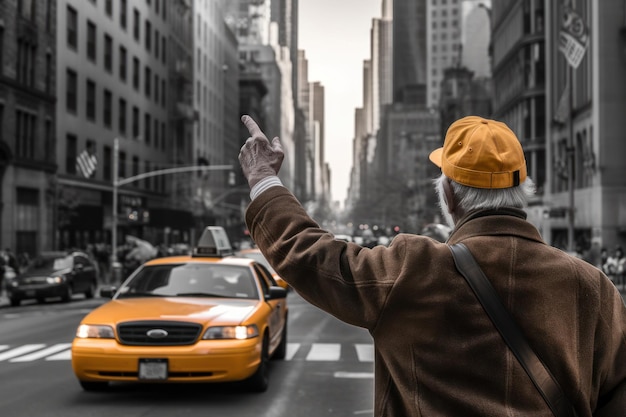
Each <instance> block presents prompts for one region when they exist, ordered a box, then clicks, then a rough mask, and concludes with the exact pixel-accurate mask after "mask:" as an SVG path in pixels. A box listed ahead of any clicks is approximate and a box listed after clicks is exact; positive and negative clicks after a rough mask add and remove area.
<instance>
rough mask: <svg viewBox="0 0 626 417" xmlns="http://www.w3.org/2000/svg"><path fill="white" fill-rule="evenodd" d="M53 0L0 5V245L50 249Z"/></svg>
mask: <svg viewBox="0 0 626 417" xmlns="http://www.w3.org/2000/svg"><path fill="white" fill-rule="evenodd" d="M56 7H57V3H56V1H48V2H34V1H33V2H19V1H3V2H0V192H1V194H0V247H2V248H3V249H4V248H9V249H11V250H12V251H13V252H14V253H16V254H23V253H28V254H30V255H31V256H32V255H34V254H36V253H38V252H39V251H41V250H49V249H51V248H53V246H54V234H55V233H54V230H55V225H56V223H55V221H56V220H55V219H56V217H57V216H56V214H57V213H56V210H55V203H56V196H57V187H58V184H57V181H56V178H55V175H54V173H55V171H56V169H57V160H56V153H57V149H56V144H55V141H56V134H55V130H56V127H55V126H56V115H55V99H56V97H55V96H56V91H55V85H56V79H57V73H56V64H57V53H56V49H57V45H56V37H57V21H56Z"/></svg>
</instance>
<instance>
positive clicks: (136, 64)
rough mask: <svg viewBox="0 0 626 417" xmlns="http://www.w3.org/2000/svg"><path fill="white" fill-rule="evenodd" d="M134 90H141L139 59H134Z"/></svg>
mask: <svg viewBox="0 0 626 417" xmlns="http://www.w3.org/2000/svg"><path fill="white" fill-rule="evenodd" d="M133 88H134V89H135V90H139V59H138V58H137V57H133Z"/></svg>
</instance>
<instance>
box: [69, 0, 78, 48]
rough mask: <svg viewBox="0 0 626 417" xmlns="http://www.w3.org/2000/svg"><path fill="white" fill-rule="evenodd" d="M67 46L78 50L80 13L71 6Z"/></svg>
mask: <svg viewBox="0 0 626 417" xmlns="http://www.w3.org/2000/svg"><path fill="white" fill-rule="evenodd" d="M67 46H69V47H70V48H72V49H74V50H76V49H77V48H78V13H77V12H76V9H74V8H73V7H71V6H67Z"/></svg>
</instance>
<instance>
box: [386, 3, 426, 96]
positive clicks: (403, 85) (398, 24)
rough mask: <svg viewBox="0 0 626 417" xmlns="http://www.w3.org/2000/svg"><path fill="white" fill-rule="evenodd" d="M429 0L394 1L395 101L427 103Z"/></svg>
mask: <svg viewBox="0 0 626 417" xmlns="http://www.w3.org/2000/svg"><path fill="white" fill-rule="evenodd" d="M426 3H427V1H426V0H394V1H393V100H394V101H395V102H412V103H420V104H425V97H424V89H425V86H426V81H427V79H426V57H427V56H426V23H427V19H426Z"/></svg>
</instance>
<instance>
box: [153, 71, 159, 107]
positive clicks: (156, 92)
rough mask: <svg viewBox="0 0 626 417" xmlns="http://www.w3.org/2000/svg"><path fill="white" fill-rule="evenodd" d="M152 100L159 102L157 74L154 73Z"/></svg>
mask: <svg viewBox="0 0 626 417" xmlns="http://www.w3.org/2000/svg"><path fill="white" fill-rule="evenodd" d="M154 101H156V102H157V104H158V103H159V75H158V74H154Z"/></svg>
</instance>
